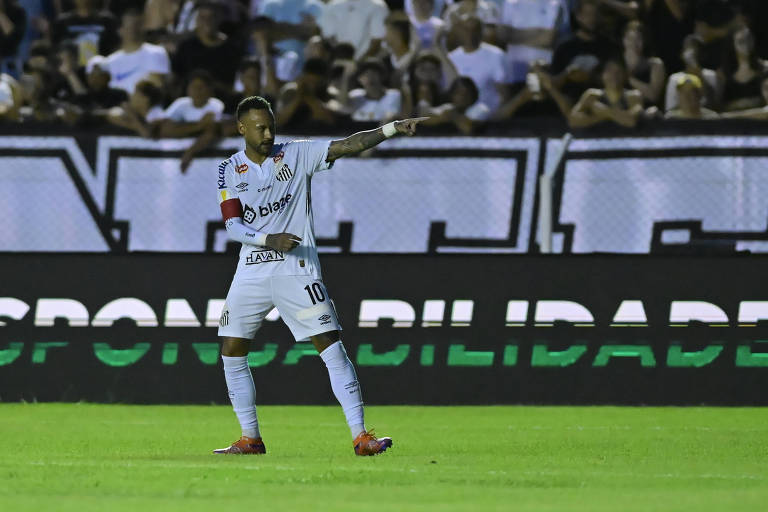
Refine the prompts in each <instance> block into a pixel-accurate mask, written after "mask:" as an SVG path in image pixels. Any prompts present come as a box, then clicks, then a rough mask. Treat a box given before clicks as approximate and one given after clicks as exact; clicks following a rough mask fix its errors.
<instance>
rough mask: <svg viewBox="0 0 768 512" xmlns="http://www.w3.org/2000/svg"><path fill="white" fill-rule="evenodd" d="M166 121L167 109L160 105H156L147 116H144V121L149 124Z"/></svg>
mask: <svg viewBox="0 0 768 512" xmlns="http://www.w3.org/2000/svg"><path fill="white" fill-rule="evenodd" d="M163 119H165V109H164V108H163V107H161V106H160V105H155V106H154V107H152V108H150V109H149V111H148V112H147V115H146V116H144V120H145V121H146V122H148V123H154V122H155V121H162V120H163Z"/></svg>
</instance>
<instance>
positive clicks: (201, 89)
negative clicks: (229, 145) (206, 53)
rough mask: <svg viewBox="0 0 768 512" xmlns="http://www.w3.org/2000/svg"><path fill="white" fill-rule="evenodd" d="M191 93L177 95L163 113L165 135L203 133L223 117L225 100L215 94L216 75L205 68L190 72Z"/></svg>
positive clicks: (188, 82) (188, 90)
mask: <svg viewBox="0 0 768 512" xmlns="http://www.w3.org/2000/svg"><path fill="white" fill-rule="evenodd" d="M188 76H189V78H188V79H187V95H186V96H182V97H181V98H177V99H176V100H175V101H174V102H173V103H171V104H170V105H169V106H168V108H167V109H165V112H164V113H163V121H162V122H161V123H160V136H161V137H190V136H192V135H199V134H200V133H201V132H203V131H204V130H206V129H208V128H209V127H210V126H211V125H213V124H214V123H217V122H219V121H221V115H222V113H223V112H224V103H223V102H222V101H221V100H220V99H218V98H214V97H213V77H211V74H210V73H209V72H208V71H206V70H202V69H198V70H195V71H193V72H192V73H190V74H189V75H188Z"/></svg>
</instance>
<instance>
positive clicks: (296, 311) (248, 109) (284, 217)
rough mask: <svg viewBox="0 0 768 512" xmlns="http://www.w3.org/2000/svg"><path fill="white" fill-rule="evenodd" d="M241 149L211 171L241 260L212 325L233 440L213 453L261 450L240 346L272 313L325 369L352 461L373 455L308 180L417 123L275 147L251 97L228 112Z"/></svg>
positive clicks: (266, 117)
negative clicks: (237, 429)
mask: <svg viewBox="0 0 768 512" xmlns="http://www.w3.org/2000/svg"><path fill="white" fill-rule="evenodd" d="M236 117H237V130H238V132H239V133H240V134H241V135H242V136H243V138H244V139H245V150H244V151H240V152H238V153H235V154H234V155H232V156H231V157H230V158H228V159H226V160H224V161H223V162H222V163H221V165H219V173H218V184H217V186H218V196H219V205H220V206H221V214H222V216H223V218H224V223H225V225H226V228H227V233H228V235H229V238H230V239H232V240H236V241H238V242H242V244H243V245H242V249H241V250H240V260H239V262H238V265H237V271H236V272H235V276H234V278H233V279H232V285H231V286H230V288H229V293H228V294H227V300H226V303H225V304H224V308H223V311H222V313H221V319H220V320H219V337H220V338H221V358H222V360H223V362H224V377H225V378H226V381H227V388H228V390H229V398H230V400H231V401H232V406H233V408H234V410H235V414H236V415H237V419H238V420H239V421H240V426H241V427H242V437H241V438H240V439H239V440H237V441H235V442H234V443H233V444H232V445H231V446H229V447H228V448H222V449H219V450H214V453H221V454H260V453H266V448H265V446H264V443H263V442H262V440H261V434H260V433H259V423H258V419H257V416H256V396H255V395H256V391H255V388H254V384H253V377H252V375H251V370H250V368H249V367H248V342H249V340H251V339H252V338H253V337H254V335H255V334H256V331H258V330H259V327H261V323H262V321H263V320H264V317H265V316H266V315H267V313H269V311H270V310H271V309H272V307H273V306H274V307H277V309H278V311H279V312H280V315H281V317H282V318H283V320H284V321H285V323H286V324H287V325H288V327H289V328H290V330H291V332H292V333H293V336H294V337H295V338H296V341H306V340H311V341H312V344H313V345H314V346H315V348H316V349H317V351H318V352H319V353H320V357H321V358H322V360H323V362H324V363H325V365H326V367H327V368H328V375H329V376H330V379H331V388H332V389H333V394H334V395H336V398H337V399H338V401H339V403H340V404H341V407H342V409H343V410H344V414H345V415H346V418H347V424H348V425H349V428H350V431H351V433H352V438H353V446H354V449H355V454H357V455H377V454H379V453H382V452H384V451H385V450H386V449H387V448H389V447H390V446H392V439H391V438H389V437H383V438H380V439H377V438H376V437H375V436H374V435H373V433H372V432H368V431H367V430H366V429H365V423H364V421H363V399H362V395H361V392H360V385H359V383H358V381H357V375H356V373H355V368H354V366H352V362H351V361H350V360H349V358H348V357H347V353H346V351H345V350H344V345H343V344H342V342H341V338H340V334H339V331H340V330H341V327H340V326H339V319H338V318H337V316H336V310H335V309H334V307H333V304H332V303H331V298H330V296H329V295H328V291H327V290H326V288H325V285H324V284H323V280H322V276H321V274H320V262H319V260H318V257H317V247H316V245H315V233H314V222H313V219H312V196H311V194H310V184H311V181H312V176H313V175H314V174H315V173H316V172H318V171H323V170H326V169H330V168H331V167H332V166H333V163H334V162H335V161H336V159H338V158H341V157H343V156H347V155H352V154H355V153H359V152H360V151H364V150H366V149H368V148H372V147H374V146H376V145H377V144H379V143H381V142H383V141H384V140H386V139H388V138H389V137H392V136H394V135H398V134H403V135H413V134H414V133H415V132H416V126H417V125H418V124H419V122H421V121H423V120H424V119H426V118H415V119H405V120H402V121H393V122H391V123H388V124H386V125H384V126H382V127H380V128H376V129H375V130H368V131H364V132H359V133H355V134H354V135H351V136H349V137H347V138H346V139H342V140H334V141H307V140H296V141H290V142H287V143H284V144H277V145H276V144H275V139H274V137H275V116H274V114H273V113H272V107H271V106H270V104H269V102H268V101H267V100H265V99H264V98H262V97H260V96H250V97H248V98H245V99H244V100H242V101H241V102H240V104H239V105H238V106H237V112H236Z"/></svg>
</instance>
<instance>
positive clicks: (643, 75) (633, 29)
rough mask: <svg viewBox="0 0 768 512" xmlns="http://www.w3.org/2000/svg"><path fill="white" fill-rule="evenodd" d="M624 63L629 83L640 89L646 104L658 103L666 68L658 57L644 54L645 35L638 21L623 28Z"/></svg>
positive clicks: (631, 22)
mask: <svg viewBox="0 0 768 512" xmlns="http://www.w3.org/2000/svg"><path fill="white" fill-rule="evenodd" d="M622 43H623V45H624V64H625V65H626V66H627V74H628V75H629V85H631V86H632V88H634V89H637V90H638V91H640V94H642V95H643V101H644V102H645V104H647V105H660V104H661V99H662V98H661V95H662V93H663V92H664V81H665V79H666V69H665V68H664V62H662V60H661V59H660V58H658V57H647V56H646V54H645V36H644V34H643V25H642V24H641V23H640V22H639V21H630V22H629V23H627V25H626V27H625V28H624V37H623V38H622Z"/></svg>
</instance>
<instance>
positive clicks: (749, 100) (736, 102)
mask: <svg viewBox="0 0 768 512" xmlns="http://www.w3.org/2000/svg"><path fill="white" fill-rule="evenodd" d="M733 50H734V51H733V54H734V56H733V58H731V59H730V60H729V62H728V64H727V65H726V67H725V88H724V90H723V110H724V111H730V110H745V109H749V108H755V107H757V106H759V105H761V104H762V102H763V99H762V96H761V82H762V79H763V76H764V75H765V73H766V71H768V63H767V62H766V61H764V60H762V59H760V58H759V57H758V56H757V54H756V53H755V39H754V36H753V35H752V31H751V30H749V29H748V28H747V27H744V28H741V29H739V30H737V31H736V32H735V33H734V34H733Z"/></svg>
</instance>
